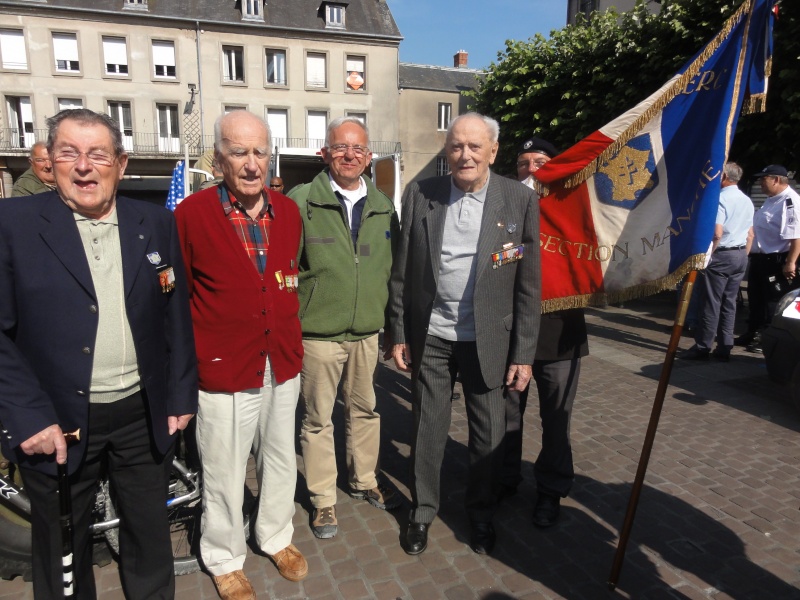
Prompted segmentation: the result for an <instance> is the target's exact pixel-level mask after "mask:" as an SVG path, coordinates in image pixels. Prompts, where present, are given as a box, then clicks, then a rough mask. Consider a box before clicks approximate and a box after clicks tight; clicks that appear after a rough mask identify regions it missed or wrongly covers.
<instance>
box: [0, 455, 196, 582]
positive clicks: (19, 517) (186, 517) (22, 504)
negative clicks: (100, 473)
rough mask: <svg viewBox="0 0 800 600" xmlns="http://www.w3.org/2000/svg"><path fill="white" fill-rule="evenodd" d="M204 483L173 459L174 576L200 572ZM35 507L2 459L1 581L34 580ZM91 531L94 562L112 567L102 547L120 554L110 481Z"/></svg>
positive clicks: (102, 489)
mask: <svg viewBox="0 0 800 600" xmlns="http://www.w3.org/2000/svg"><path fill="white" fill-rule="evenodd" d="M201 491H202V478H201V474H200V471H199V470H195V469H192V468H190V467H189V466H187V464H186V462H185V461H184V460H183V459H181V458H178V457H176V458H174V459H173V461H172V468H171V470H170V481H169V495H168V500H167V512H168V519H169V527H170V535H171V537H172V552H173V560H174V563H175V566H174V568H175V575H188V574H190V573H194V572H195V571H197V570H199V569H200V564H199V563H198V561H197V543H198V541H199V539H200V515H201V512H202V506H201V502H200V497H201ZM30 514H31V506H30V501H29V500H28V497H27V495H26V494H25V489H24V487H23V486H22V482H21V479H20V477H19V473H18V471H17V469H16V467H15V465H14V464H13V463H11V462H10V461H7V460H5V459H3V458H2V455H0V578H2V579H12V578H14V577H17V576H22V577H23V579H25V580H26V581H30V579H31V532H30ZM93 514H94V517H93V523H92V525H91V531H92V535H93V538H94V540H95V547H94V556H95V562H96V563H97V564H99V565H101V566H102V565H103V564H107V563H108V562H110V560H111V557H110V555H109V554H108V552H107V551H106V548H105V547H103V546H104V543H105V545H107V548H108V549H110V551H111V552H112V553H113V554H118V552H119V535H118V534H119V530H118V528H119V522H120V520H119V518H118V517H117V514H116V510H115V508H114V503H113V501H112V498H111V494H110V493H109V483H108V479H105V480H104V481H101V482H100V483H99V484H98V487H97V492H96V495H95V504H94V508H93Z"/></svg>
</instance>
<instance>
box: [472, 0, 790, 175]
mask: <svg viewBox="0 0 800 600" xmlns="http://www.w3.org/2000/svg"><path fill="white" fill-rule="evenodd" d="M739 4H740V1H739V0H703V1H702V2H698V1H697V0H671V1H670V0H664V1H663V2H662V8H661V11H660V13H659V14H657V15H654V14H651V13H650V12H649V11H648V9H647V8H646V7H645V5H644V2H643V1H642V0H638V2H637V5H636V8H634V9H633V10H631V11H629V12H626V13H623V14H619V13H617V12H615V11H613V10H611V11H607V12H602V13H594V14H593V15H592V17H591V18H590V19H588V20H587V19H581V21H580V22H579V23H578V24H577V25H569V26H567V27H564V28H563V29H561V30H557V31H552V32H551V34H550V38H549V39H546V38H545V37H544V36H542V35H539V34H537V35H536V36H535V37H533V38H531V39H530V40H528V41H526V42H522V41H512V40H509V41H507V42H506V48H505V50H504V51H503V52H500V53H498V61H497V62H496V63H492V65H491V66H490V67H489V70H488V74H487V76H486V78H485V79H484V80H483V81H482V83H481V84H480V85H479V88H478V89H477V90H476V91H475V92H473V93H472V95H473V101H472V105H473V106H472V108H473V109H474V110H477V111H479V112H482V113H484V114H488V115H491V116H493V117H494V118H496V119H498V120H499V121H500V124H501V139H500V142H501V152H500V156H499V160H500V164H499V171H500V172H506V173H513V172H514V169H513V163H514V161H515V159H516V149H517V147H518V145H519V144H520V142H522V141H523V140H525V139H526V138H528V137H530V136H531V135H538V136H540V137H544V138H546V139H548V140H551V141H552V142H553V143H555V144H556V145H557V146H559V147H560V148H562V149H566V148H568V147H569V146H571V145H572V144H574V143H575V142H576V141H578V140H580V139H581V138H583V137H585V136H586V135H588V134H589V133H591V132H593V131H595V130H596V129H598V128H600V127H602V126H603V125H605V124H606V123H607V122H609V121H610V120H611V119H613V118H615V117H616V116H618V115H619V114H621V113H623V112H624V111H626V110H628V109H630V108H632V107H633V106H635V105H636V104H637V103H638V102H640V101H641V100H643V99H644V98H646V97H647V96H649V95H650V94H652V93H653V92H654V91H656V90H657V89H658V88H659V87H661V85H663V84H664V83H665V82H666V81H667V79H669V78H670V77H671V76H672V75H673V74H674V73H675V72H676V71H677V70H678V69H679V68H680V67H681V66H682V65H683V64H684V63H685V62H686V61H687V60H688V59H690V58H691V57H692V56H694V55H695V54H696V53H697V52H698V51H699V50H700V48H702V47H703V45H705V44H706V43H707V42H708V41H709V40H710V39H711V38H712V37H713V36H714V35H715V34H716V33H717V32H718V31H719V29H720V28H721V26H722V24H723V23H724V22H725V20H726V19H727V18H728V17H729V16H730V15H731V14H733V12H734V11H735V10H736V8H737V7H738V6H739ZM782 4H783V6H781V12H780V18H779V21H778V22H777V24H776V27H775V52H774V55H775V57H774V64H773V71H772V78H771V79H770V89H769V95H768V100H767V113H765V114H761V115H750V116H747V117H744V118H742V119H740V120H739V129H738V130H737V135H736V138H735V142H734V148H733V150H732V152H731V158H732V159H736V160H739V161H740V162H741V163H742V164H743V166H744V167H745V169H750V170H751V172H752V170H754V169H758V168H760V167H762V166H764V165H765V164H768V163H771V162H778V163H782V164H785V165H786V166H787V167H789V168H790V169H791V168H793V165H794V164H795V163H796V162H797V160H798V157H799V156H800V142H798V140H800V87H799V86H798V84H799V83H800V68H798V55H800V36H798V13H799V12H800V2H798V1H797V0H790V1H787V0H784V1H783V2H782ZM748 121H749V122H748Z"/></svg>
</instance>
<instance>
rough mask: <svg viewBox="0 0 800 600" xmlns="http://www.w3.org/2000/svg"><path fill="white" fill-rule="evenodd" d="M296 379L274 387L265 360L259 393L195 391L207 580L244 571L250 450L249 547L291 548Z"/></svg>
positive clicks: (274, 550) (270, 551)
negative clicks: (254, 499) (254, 502)
mask: <svg viewBox="0 0 800 600" xmlns="http://www.w3.org/2000/svg"><path fill="white" fill-rule="evenodd" d="M299 393H300V375H298V376H297V377H295V378H294V379H290V380H288V381H285V382H283V383H282V384H280V385H278V384H277V383H276V382H275V378H274V376H273V375H272V369H271V368H270V364H269V360H267V365H266V369H265V371H264V386H263V387H261V388H254V389H249V390H243V391H241V392H236V393H234V394H228V393H220V392H204V391H200V398H199V404H198V409H197V445H198V448H199V451H200V460H201V461H202V465H203V518H202V521H201V538H200V556H201V557H202V559H203V564H204V565H205V566H206V568H207V569H208V571H209V572H210V573H211V574H212V575H215V576H219V575H224V574H226V573H231V572H233V571H236V570H238V569H241V568H242V567H243V566H244V559H245V556H246V555H247V544H246V541H245V536H244V522H243V516H242V503H243V502H244V489H245V474H246V470H247V460H248V458H249V456H250V452H251V450H252V452H253V456H254V457H255V463H256V477H257V479H258V490H259V495H258V512H257V516H256V517H255V519H256V521H255V527H254V531H255V542H256V545H257V546H258V547H259V548H260V549H261V550H262V551H263V552H265V553H267V554H275V553H277V552H279V551H280V550H282V549H283V548H285V547H286V546H288V545H289V544H291V543H292V534H293V533H294V527H293V525H292V517H293V516H294V510H295V507H294V492H295V485H296V483H297V457H296V454H295V447H294V423H295V409H296V406H297V398H298V395H299Z"/></svg>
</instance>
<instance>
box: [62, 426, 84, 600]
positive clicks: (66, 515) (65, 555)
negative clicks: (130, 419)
mask: <svg viewBox="0 0 800 600" xmlns="http://www.w3.org/2000/svg"><path fill="white" fill-rule="evenodd" d="M64 439H65V440H66V442H67V444H69V443H70V442H77V441H79V440H80V439H81V430H80V429H76V430H75V431H72V432H70V433H65V434H64ZM56 466H57V468H58V500H59V505H60V514H59V518H58V521H59V523H60V524H61V566H62V569H63V571H62V573H63V578H64V598H74V597H75V585H74V583H75V582H74V575H73V557H72V492H71V490H70V486H69V474H68V472H67V463H66V462H65V463H64V464H63V465H61V464H59V465H56Z"/></svg>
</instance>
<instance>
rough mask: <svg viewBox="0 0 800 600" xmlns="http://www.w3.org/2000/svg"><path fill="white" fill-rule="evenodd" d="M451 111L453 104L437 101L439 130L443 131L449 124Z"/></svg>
mask: <svg viewBox="0 0 800 600" xmlns="http://www.w3.org/2000/svg"><path fill="white" fill-rule="evenodd" d="M452 111H453V105H452V104H449V103H447V102H439V126H438V129H439V131H444V130H445V129H447V126H448V125H450V114H451V113H452Z"/></svg>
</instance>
